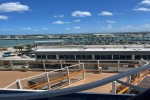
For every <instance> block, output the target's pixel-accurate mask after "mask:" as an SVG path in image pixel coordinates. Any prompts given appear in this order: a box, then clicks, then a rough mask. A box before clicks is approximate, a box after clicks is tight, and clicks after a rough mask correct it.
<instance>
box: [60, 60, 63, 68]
mask: <svg viewBox="0 0 150 100" xmlns="http://www.w3.org/2000/svg"><path fill="white" fill-rule="evenodd" d="M60 67H61V69H62V68H63V64H62V60H61V61H60Z"/></svg>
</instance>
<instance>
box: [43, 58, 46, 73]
mask: <svg viewBox="0 0 150 100" xmlns="http://www.w3.org/2000/svg"><path fill="white" fill-rule="evenodd" d="M43 67H44V70H45V71H46V67H45V61H44V60H43Z"/></svg>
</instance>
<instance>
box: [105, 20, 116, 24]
mask: <svg viewBox="0 0 150 100" xmlns="http://www.w3.org/2000/svg"><path fill="white" fill-rule="evenodd" d="M107 23H111V24H115V23H116V21H113V20H107Z"/></svg>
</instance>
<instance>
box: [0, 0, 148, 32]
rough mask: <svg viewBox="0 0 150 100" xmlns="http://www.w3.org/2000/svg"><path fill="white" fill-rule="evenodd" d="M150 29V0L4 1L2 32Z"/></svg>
mask: <svg viewBox="0 0 150 100" xmlns="http://www.w3.org/2000/svg"><path fill="white" fill-rule="evenodd" d="M139 31H150V0H0V35H7V34H57V33H59V34H62V33H107V32H139Z"/></svg>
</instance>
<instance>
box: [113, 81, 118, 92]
mask: <svg viewBox="0 0 150 100" xmlns="http://www.w3.org/2000/svg"><path fill="white" fill-rule="evenodd" d="M116 88H117V82H116V81H113V82H112V93H114V94H116Z"/></svg>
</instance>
